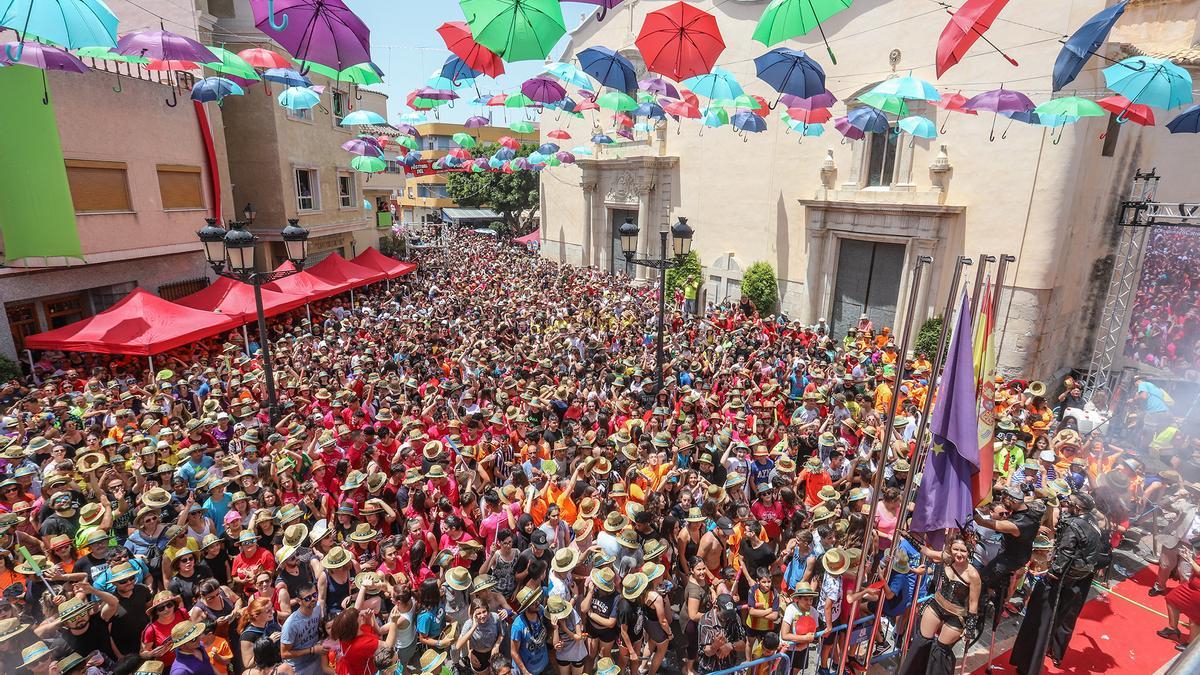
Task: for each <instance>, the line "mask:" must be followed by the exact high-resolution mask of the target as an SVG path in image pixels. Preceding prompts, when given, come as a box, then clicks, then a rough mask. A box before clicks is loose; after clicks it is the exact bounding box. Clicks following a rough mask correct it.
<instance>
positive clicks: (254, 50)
mask: <svg viewBox="0 0 1200 675" xmlns="http://www.w3.org/2000/svg"><path fill="white" fill-rule="evenodd" d="M213 53H214V54H215V53H216V52H213ZM237 55H238V58H240V59H242V60H243V61H245V62H246V63H248V64H250V65H251V66H253V67H255V68H293V67H294V66H293V65H292V62H291V60H290V59H288V58H287V57H286V56H284V55H283V54H280V53H279V52H275V51H272V50H270V49H263V48H262V47H251V48H250V49H243V50H242V51H240V52H238V53H237Z"/></svg>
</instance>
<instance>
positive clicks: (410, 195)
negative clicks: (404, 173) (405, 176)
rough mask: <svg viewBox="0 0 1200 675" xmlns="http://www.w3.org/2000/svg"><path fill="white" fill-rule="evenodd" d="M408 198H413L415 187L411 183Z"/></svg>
mask: <svg viewBox="0 0 1200 675" xmlns="http://www.w3.org/2000/svg"><path fill="white" fill-rule="evenodd" d="M408 198H409V199H412V198H413V189H412V186H411V185H410V186H409V188H408Z"/></svg>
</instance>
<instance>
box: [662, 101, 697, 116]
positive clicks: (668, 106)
mask: <svg viewBox="0 0 1200 675" xmlns="http://www.w3.org/2000/svg"><path fill="white" fill-rule="evenodd" d="M662 100H663V99H660V100H659V105H661V106H662V109H663V110H664V111H666V112H668V113H670V114H672V115H675V116H677V117H687V118H689V119H698V118H699V117H700V107H699V106H697V105H696V104H695V103H688V102H687V101H667V102H666V103H663V102H662Z"/></svg>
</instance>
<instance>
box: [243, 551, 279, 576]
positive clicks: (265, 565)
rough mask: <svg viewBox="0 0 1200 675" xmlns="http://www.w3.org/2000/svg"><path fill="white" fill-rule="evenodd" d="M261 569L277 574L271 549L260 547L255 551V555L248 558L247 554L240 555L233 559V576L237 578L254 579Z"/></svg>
mask: <svg viewBox="0 0 1200 675" xmlns="http://www.w3.org/2000/svg"><path fill="white" fill-rule="evenodd" d="M259 568H261V569H263V570H265V571H267V572H270V573H271V575H272V576H273V575H274V574H275V556H274V555H273V554H272V553H271V551H270V550H269V549H266V548H263V547H262V546H259V547H258V548H256V549H255V550H254V555H252V556H249V557H247V556H246V554H245V552H242V553H239V554H237V555H236V556H234V558H233V576H235V577H242V578H247V577H253V575H255V574H257V573H258V571H259Z"/></svg>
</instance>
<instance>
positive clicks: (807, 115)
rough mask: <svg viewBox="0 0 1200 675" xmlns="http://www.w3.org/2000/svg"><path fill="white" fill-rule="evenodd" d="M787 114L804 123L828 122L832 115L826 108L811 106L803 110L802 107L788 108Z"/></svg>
mask: <svg viewBox="0 0 1200 675" xmlns="http://www.w3.org/2000/svg"><path fill="white" fill-rule="evenodd" d="M788 115H791V117H792V119H794V120H797V121H799V122H804V123H805V124H821V123H823V122H828V121H829V118H831V117H833V113H831V112H829V109H828V108H813V109H812V110H805V109H804V108H788Z"/></svg>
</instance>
